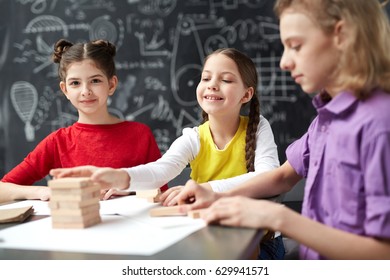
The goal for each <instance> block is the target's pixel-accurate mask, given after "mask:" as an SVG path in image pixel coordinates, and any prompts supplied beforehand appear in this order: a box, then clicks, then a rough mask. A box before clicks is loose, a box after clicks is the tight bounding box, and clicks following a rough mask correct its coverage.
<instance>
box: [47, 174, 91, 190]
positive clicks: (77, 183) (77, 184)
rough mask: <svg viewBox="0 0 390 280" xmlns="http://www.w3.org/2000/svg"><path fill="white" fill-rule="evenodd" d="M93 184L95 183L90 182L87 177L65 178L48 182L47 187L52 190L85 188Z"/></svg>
mask: <svg viewBox="0 0 390 280" xmlns="http://www.w3.org/2000/svg"><path fill="white" fill-rule="evenodd" d="M95 184H97V183H94V182H92V181H91V179H89V177H67V178H59V179H53V180H50V181H49V182H48V186H49V187H50V188H53V189H61V188H66V189H67V188H86V187H88V186H91V185H95Z"/></svg>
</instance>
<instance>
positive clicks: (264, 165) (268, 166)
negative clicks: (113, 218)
mask: <svg viewBox="0 0 390 280" xmlns="http://www.w3.org/2000/svg"><path fill="white" fill-rule="evenodd" d="M256 139H257V143H256V151H255V161H254V165H255V170H254V171H253V172H248V173H245V174H242V175H239V176H236V177H232V178H228V179H223V180H215V181H209V184H210V185H211V187H212V189H213V191H215V192H224V191H227V190H230V189H232V188H234V187H235V186H237V185H239V184H241V183H243V182H245V181H246V180H248V179H250V178H252V177H254V176H255V175H257V174H259V173H263V172H265V171H269V170H272V169H274V168H277V167H278V166H279V165H280V163H279V158H278V152H277V146H276V144H275V141H274V135H273V133H272V129H271V126H270V124H269V122H268V121H267V120H266V119H265V118H264V117H263V116H260V122H259V126H258V129H257V132H256ZM199 149H200V140H199V132H198V127H193V128H184V129H183V134H182V135H181V136H180V137H179V138H177V139H176V140H175V141H174V142H173V143H172V145H171V146H170V147H169V149H168V150H167V151H166V153H165V154H164V155H163V156H162V157H161V158H160V159H158V160H157V161H155V162H150V163H147V164H144V165H139V166H135V167H131V168H125V169H124V170H126V171H127V172H128V174H129V176H130V178H131V181H130V187H131V189H132V190H142V189H153V188H159V187H161V186H163V185H164V184H166V183H168V182H169V181H170V180H172V179H173V178H175V177H176V176H178V175H179V174H180V173H181V172H182V171H183V169H184V168H185V167H186V166H187V165H188V164H189V163H190V162H191V161H192V160H193V159H195V157H196V156H197V155H198V153H199ZM205 168H207V167H205Z"/></svg>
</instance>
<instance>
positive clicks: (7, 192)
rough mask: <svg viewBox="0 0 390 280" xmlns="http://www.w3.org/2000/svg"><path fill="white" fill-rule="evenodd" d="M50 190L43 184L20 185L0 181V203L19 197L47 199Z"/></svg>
mask: <svg viewBox="0 0 390 280" xmlns="http://www.w3.org/2000/svg"><path fill="white" fill-rule="evenodd" d="M49 198H50V190H49V188H47V187H44V186H22V185H17V184H13V183H5V182H0V203H2V202H9V201H13V200H19V199H40V200H49Z"/></svg>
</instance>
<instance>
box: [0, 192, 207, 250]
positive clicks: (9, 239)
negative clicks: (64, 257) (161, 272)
mask: <svg viewBox="0 0 390 280" xmlns="http://www.w3.org/2000/svg"><path fill="white" fill-rule="evenodd" d="M35 202H36V201H34V203H33V205H35ZM38 202H39V201H38ZM25 203H26V202H25ZM17 204H18V207H19V206H20V202H18V203H17ZM26 205H30V204H26ZM158 206H160V205H158V204H154V203H149V202H147V201H146V200H143V199H139V198H136V197H135V196H129V197H123V198H118V199H113V200H108V201H102V202H101V216H102V223H100V224H98V225H95V226H92V227H89V228H86V229H53V228H52V225H51V218H50V217H49V218H45V219H41V220H38V221H33V222H28V223H23V224H21V225H17V226H13V227H10V228H7V229H4V230H1V231H0V247H2V248H15V249H28V250H51V251H67V252H85V253H101V254H125V255H145V256H149V255H153V254H156V253H158V252H160V251H161V250H164V249H166V248H168V247H169V246H171V245H173V244H174V243H176V242H178V241H180V240H181V239H183V238H185V237H186V236H188V235H190V234H191V233H193V232H195V231H197V230H199V229H201V228H203V227H205V226H206V224H205V223H204V221H203V220H201V219H192V218H189V217H186V216H184V217H183V216H176V217H150V216H149V209H151V208H153V207H158ZM8 207H9V206H8ZM13 207H16V203H15V204H13ZM42 212H43V211H41V213H42Z"/></svg>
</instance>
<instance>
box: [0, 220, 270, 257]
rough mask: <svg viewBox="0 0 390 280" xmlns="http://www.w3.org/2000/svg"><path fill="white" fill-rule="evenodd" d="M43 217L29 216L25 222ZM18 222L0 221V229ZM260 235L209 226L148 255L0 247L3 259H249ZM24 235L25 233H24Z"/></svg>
mask: <svg viewBox="0 0 390 280" xmlns="http://www.w3.org/2000/svg"><path fill="white" fill-rule="evenodd" d="M44 217H47V216H44V215H33V216H31V217H30V218H28V219H27V220H26V221H25V222H29V221H34V220H38V219H41V218H44ZM17 224H19V223H6V224H0V230H2V229H5V228H7V227H11V226H14V225H17ZM262 237H263V231H262V230H255V229H248V228H233V227H223V226H218V225H210V226H207V227H205V228H202V229H200V230H198V231H196V232H194V233H192V234H191V235H189V236H187V237H186V238H184V239H182V240H180V241H179V242H177V243H175V244H174V245H172V246H170V247H168V248H167V249H165V250H163V251H161V252H159V253H157V254H154V255H151V256H139V255H115V254H93V253H79V252H59V251H38V250H20V249H5V248H0V259H3V260H22V259H23V260H31V259H34V260H37V259H38V260H49V259H58V260H83V259H84V260H98V259H110V260H115V259H133V260H141V259H150V260H233V259H252V258H253V256H254V255H255V254H256V252H257V251H258V247H259V243H260V240H261V238H262ZM26 238H28V233H26Z"/></svg>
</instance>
